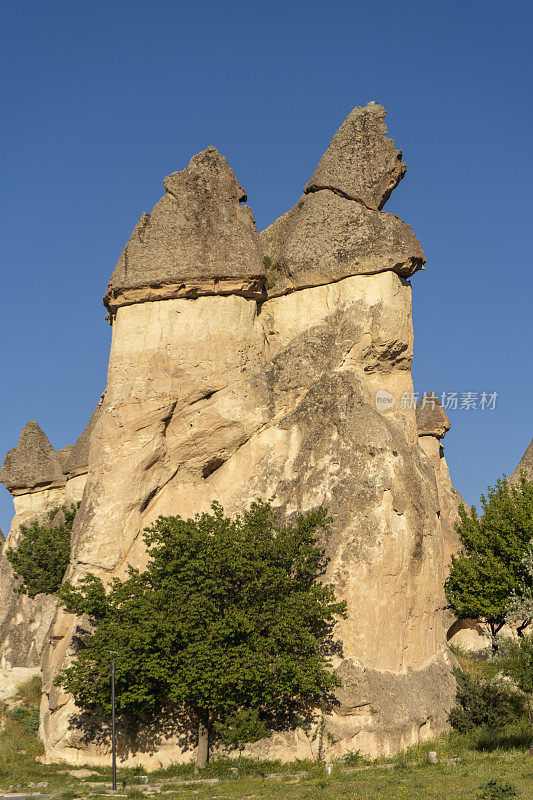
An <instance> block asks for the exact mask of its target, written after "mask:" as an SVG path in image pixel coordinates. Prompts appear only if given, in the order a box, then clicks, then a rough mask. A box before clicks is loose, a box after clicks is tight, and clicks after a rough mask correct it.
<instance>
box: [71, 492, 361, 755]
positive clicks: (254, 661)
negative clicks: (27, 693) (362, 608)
mask: <svg viewBox="0 0 533 800" xmlns="http://www.w3.org/2000/svg"><path fill="white" fill-rule="evenodd" d="M328 525H329V519H328V517H327V512H326V511H325V510H324V509H318V510H315V511H311V512H309V513H307V514H303V515H300V516H298V517H297V518H296V520H295V522H294V523H293V524H287V525H284V524H280V523H278V522H277V521H276V517H275V513H274V511H273V509H272V507H271V505H270V504H269V503H266V502H263V501H257V502H255V503H253V504H252V505H251V507H250V509H249V510H248V511H246V512H245V513H244V514H242V515H241V516H237V517H235V518H234V519H230V518H229V517H227V516H226V515H225V514H224V511H223V509H222V507H221V506H220V505H219V504H217V503H213V505H212V513H204V514H201V515H197V516H196V517H195V518H194V519H187V520H184V519H182V518H181V517H179V516H171V517H160V518H159V519H158V520H157V521H156V522H155V523H154V524H153V525H152V526H151V527H149V528H147V529H146V530H145V531H144V539H145V542H146V546H147V551H148V556H149V561H148V565H147V567H146V569H145V570H144V571H143V572H140V571H139V570H136V569H133V568H132V567H130V568H129V571H128V575H127V578H126V579H125V580H123V581H121V580H119V579H115V580H113V581H112V583H111V585H110V586H109V587H108V588H107V591H106V588H105V587H104V586H103V584H102V582H101V580H100V579H99V578H96V577H94V576H87V577H86V578H85V579H83V580H82V581H81V582H80V584H79V585H78V586H76V587H74V586H70V585H68V584H64V585H63V586H62V587H61V590H60V593H59V594H60V598H61V601H62V602H63V604H64V605H65V606H66V607H67V608H69V609H71V610H73V611H75V612H77V613H79V614H82V613H85V614H88V615H89V616H90V618H91V620H92V623H93V627H92V629H91V630H90V631H85V632H84V633H82V634H81V637H80V639H81V642H80V643H81V645H82V647H81V648H80V650H79V652H78V654H77V658H76V660H75V661H74V662H73V663H72V665H71V666H69V667H68V668H66V669H65V670H64V672H63V673H62V674H61V675H60V676H59V678H58V682H59V683H60V684H62V685H63V686H64V687H65V688H66V689H67V690H68V691H69V692H71V693H72V694H73V695H74V697H75V700H76V702H77V704H78V706H80V707H81V708H82V709H84V710H87V711H92V712H97V713H100V714H102V715H106V716H107V715H109V713H110V698H109V663H110V659H111V654H110V651H114V652H115V653H116V656H115V658H116V702H117V710H118V712H119V713H120V714H123V715H126V716H130V717H133V718H135V719H137V720H138V721H142V720H143V719H144V720H146V719H148V718H150V717H152V718H153V715H154V714H158V715H161V716H162V717H164V716H165V715H166V716H167V718H170V717H171V716H172V713H174V715H175V712H177V714H178V715H179V716H180V717H181V720H182V722H183V724H185V722H184V721H188V723H187V725H188V731H189V734H188V736H189V739H188V741H189V743H190V744H191V743H194V742H195V741H196V742H198V754H197V763H198V764H199V766H202V765H203V763H205V761H206V760H207V757H208V744H209V740H210V739H211V740H214V738H215V737H216V736H217V732H218V734H219V735H220V736H221V737H222V739H223V740H224V741H226V742H230V741H232V735H233V739H235V736H237V738H238V736H239V735H249V736H250V738H253V736H254V732H255V736H256V738H257V736H258V735H260V734H261V733H264V731H265V730H267V729H268V730H275V729H278V728H280V729H281V728H287V727H294V726H296V725H298V724H301V722H302V720H304V719H306V718H307V719H309V718H310V714H311V713H312V711H313V708H315V707H316V706H317V705H319V704H320V703H321V702H323V701H324V699H325V698H331V693H332V690H333V689H334V688H335V687H336V686H337V685H339V681H338V679H337V678H336V676H335V674H334V673H333V672H332V670H331V667H330V663H329V656H330V655H331V654H332V653H333V652H334V650H335V646H336V645H335V642H334V639H333V627H334V624H335V621H336V619H337V618H338V617H340V616H344V615H345V613H346V611H345V604H344V603H340V602H337V601H336V600H335V595H334V591H333V588H332V586H330V585H328V584H324V583H321V582H320V578H321V577H322V576H323V574H324V569H325V566H326V559H325V556H324V550H323V548H322V547H321V546H320V545H319V544H318V542H317V538H316V537H317V532H318V531H319V530H321V531H322V532H325V531H327V528H328ZM232 730H233V734H232V732H231V731H232ZM237 730H239V731H241V732H242V731H244V732H246V731H248V732H249V733H248V734H245V733H242V734H237V733H236V731H237ZM234 744H235V742H234Z"/></svg>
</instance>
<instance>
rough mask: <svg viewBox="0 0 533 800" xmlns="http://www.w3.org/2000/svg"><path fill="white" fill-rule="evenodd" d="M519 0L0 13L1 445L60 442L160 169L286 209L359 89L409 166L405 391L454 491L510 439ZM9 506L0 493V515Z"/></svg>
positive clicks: (514, 369) (523, 402)
mask: <svg viewBox="0 0 533 800" xmlns="http://www.w3.org/2000/svg"><path fill="white" fill-rule="evenodd" d="M532 9H533V7H532V5H531V3H529V2H520V1H516V2H509V3H503V2H492V1H490V0H489V2H479V0H468V2H450V1H449V0H448V2H431V0H430V2H428V1H427V0H425V2H420V1H419V0H416V1H415V2H410V1H409V0H405V1H404V2H364V3H363V2H357V1H356V0H350V1H349V2H335V1H334V0H333V1H332V2H331V1H330V2H313V0H307V1H306V2H301V1H300V0H297V1H296V2H268V3H264V2H246V3H245V2H210V0H206V1H205V2H195V3H192V2H178V1H177V0H172V1H171V0H152V2H150V3H147V2H138V1H137V0H106V2H102V0H92V1H91V2H72V0H69V2H65V1H64V0H60V1H58V0H47V2H43V1H42V0H38V1H37V2H27V1H26V0H17V2H3V3H2V31H1V33H0V37H1V42H0V44H1V48H0V49H1V55H0V59H1V61H2V64H1V81H2V112H3V114H2V117H3V121H2V125H1V133H0V135H1V138H2V148H1V152H2V165H1V178H2V185H3V191H2V195H1V197H2V200H1V202H2V209H1V214H0V220H1V223H0V224H1V231H0V249H1V256H2V295H1V298H2V300H1V314H0V337H1V339H0V341H1V342H2V345H3V346H2V359H3V368H2V388H1V413H0V458H3V454H4V452H5V451H6V450H8V449H9V448H10V447H12V446H14V445H15V444H16V442H17V440H18V436H19V432H20V429H21V428H22V426H23V425H24V424H25V423H26V421H27V420H28V419H30V418H35V419H37V420H38V421H39V423H40V424H41V426H42V428H43V429H44V430H45V432H46V433H47V434H48V436H49V438H50V440H51V442H52V443H53V445H54V446H55V447H58V448H59V447H62V446H63V445H65V444H68V443H70V442H73V441H74V440H75V439H76V438H77V436H78V435H79V433H80V432H81V430H82V428H83V427H84V425H85V423H86V421H87V419H88V417H89V415H90V413H91V411H92V409H93V407H94V405H95V403H96V401H97V399H98V397H99V395H100V393H101V391H102V390H103V388H104V385H105V377H106V366H107V357H108V348H109V341H110V328H109V326H108V325H107V323H106V322H105V321H104V309H103V307H102V305H101V297H102V295H103V293H104V290H105V287H106V284H107V281H108V278H109V275H110V274H111V272H112V270H113V267H114V265H115V263H116V260H117V258H118V256H119V254H120V252H121V249H122V247H123V246H124V243H125V241H126V240H127V238H128V236H129V234H130V232H131V229H132V228H133V226H134V224H135V222H136V221H137V219H138V217H139V214H140V212H141V211H143V210H146V211H149V210H150V209H151V207H152V205H153V204H154V202H155V201H156V200H157V199H158V198H159V197H160V196H161V193H162V179H163V176H164V175H166V174H168V173H169V172H172V171H174V170H178V169H181V168H183V167H184V166H185V165H186V164H187V163H188V161H189V159H190V157H191V156H192V155H193V154H194V153H196V152H198V151H199V150H202V149H203V148H205V147H206V146H207V145H211V144H212V145H215V146H216V147H218V148H219V150H221V151H222V153H224V155H225V156H226V157H227V158H228V160H229V162H230V164H231V165H232V167H233V168H234V170H235V172H236V174H237V177H238V178H239V180H240V181H241V183H242V184H243V186H244V187H245V188H246V189H247V191H248V199H249V203H250V205H251V206H252V208H253V210H254V212H255V215H256V220H257V223H258V227H259V228H260V229H262V228H264V227H265V226H267V225H268V224H269V223H270V222H271V221H272V220H274V219H275V218H276V217H278V216H279V215H280V214H281V213H283V212H284V211H286V210H287V209H288V208H289V207H290V206H291V205H292V204H293V203H294V202H295V201H296V200H297V198H298V196H299V193H300V190H301V187H302V186H303V185H304V183H305V182H306V180H307V179H308V178H309V177H310V175H311V173H312V171H313V168H314V166H315V164H316V162H317V160H318V159H319V157H320V156H321V154H322V153H323V151H324V150H325V148H326V146H327V144H328V142H329V139H330V137H331V136H332V134H333V133H334V131H335V130H336V129H337V127H338V126H339V125H340V123H341V122H342V120H343V119H344V116H345V115H346V113H347V112H348V111H350V110H351V108H352V107H353V106H355V105H361V104H366V103H367V102H368V101H369V100H376V101H378V102H380V103H382V104H383V105H384V106H386V107H387V109H388V111H389V116H388V125H389V131H390V134H391V135H392V137H393V138H394V139H395V141H396V143H397V145H398V146H399V147H402V148H403V151H404V157H405V161H406V162H407V166H408V170H407V176H406V178H405V180H404V181H403V182H402V184H401V185H400V187H399V188H398V189H397V190H396V191H395V192H394V194H393V196H392V198H391V200H390V201H389V203H388V206H387V210H389V211H393V212H395V213H398V214H399V215H400V216H401V217H402V218H403V219H405V220H406V221H407V222H409V223H410V224H411V225H412V226H413V228H414V230H415V232H416V233H417V235H418V236H419V238H420V240H421V241H422V244H423V246H424V249H425V252H426V255H427V258H428V268H427V270H426V271H425V272H424V273H419V274H417V275H416V276H415V277H414V279H413V301H414V324H415V363H414V379H415V388H416V389H417V390H419V391H421V390H424V389H426V388H432V387H433V388H435V389H436V390H437V391H439V392H440V391H458V392H465V391H473V392H482V391H497V392H498V393H499V400H498V404H497V408H496V410H495V411H485V412H481V411H469V412H466V411H456V412H455V413H453V412H451V413H450V416H451V420H452V425H453V428H452V431H451V432H450V433H449V434H448V435H447V437H446V441H445V444H446V455H447V459H448V463H449V465H450V468H451V471H452V478H453V480H454V483H455V486H456V487H457V488H458V490H459V491H460V492H461V493H462V494H463V495H464V497H465V498H466V500H468V501H469V502H476V501H477V500H478V498H479V494H480V491H482V490H483V489H484V487H486V485H487V484H488V483H490V482H493V481H494V480H495V478H496V477H497V476H498V475H500V474H501V473H502V472H504V471H507V472H509V471H511V470H512V469H513V468H514V466H515V465H516V463H517V461H518V460H519V458H520V457H521V455H522V453H523V451H524V450H525V448H526V446H527V444H528V443H529V441H530V439H531V436H532V435H533V425H532V417H533V415H532V411H531V409H532V401H533V382H532V374H531V372H532V371H531V345H532V335H531V296H532V270H531V248H532V243H531V227H532V222H531V213H532V204H531V187H532V186H533V175H532V146H533V145H532V140H533V136H532V130H533V125H532V122H533V120H532V105H531V93H532V86H533V76H532V56H531V49H532V48H531V30H532V24H533V11H532ZM11 513H12V504H11V500H10V498H9V495H8V494H7V492H6V491H5V490H3V489H2V491H1V493H0V527H1V528H2V529H3V530H4V531H6V529H8V528H9V521H10V517H11Z"/></svg>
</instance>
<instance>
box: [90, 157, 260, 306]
mask: <svg viewBox="0 0 533 800" xmlns="http://www.w3.org/2000/svg"><path fill="white" fill-rule="evenodd" d="M163 183H164V187H165V194H164V195H163V197H162V198H161V200H160V201H159V202H158V203H156V205H155V206H154V208H153V210H152V212H151V213H150V214H142V216H141V218H140V220H139V222H138V223H137V225H136V227H135V229H134V231H133V233H132V234H131V237H130V239H129V241H128V243H127V245H126V247H125V248H124V250H123V252H122V255H121V256H120V258H119V260H118V263H117V266H116V267H115V270H114V272H113V274H112V276H111V280H110V281H109V286H108V290H107V292H106V295H105V297H104V304H105V305H106V306H107V308H108V309H109V310H110V311H111V312H112V313H113V312H115V311H116V309H117V308H118V307H119V306H121V305H129V304H131V303H136V302H145V301H147V300H157V299H168V298H172V297H191V296H192V297H194V296H198V295H200V294H233V293H235V294H242V295H244V296H255V295H261V292H262V289H263V284H264V265H263V256H262V253H261V244H260V240H259V234H258V232H257V229H256V226H255V220H254V217H253V214H252V211H251V209H250V208H248V207H247V206H243V205H241V203H242V202H244V201H245V200H246V193H245V191H244V189H243V188H242V186H241V185H240V184H239V182H238V180H237V178H236V177H235V175H234V173H233V170H232V169H231V167H230V166H229V164H228V162H227V161H226V159H225V158H224V156H222V155H220V153H219V152H218V151H217V150H216V149H215V148H214V147H208V148H207V150H204V151H203V152H201V153H198V155H196V156H194V157H193V158H192V159H191V161H190V163H189V165H188V167H186V168H185V169H184V170H182V171H181V172H174V173H172V175H168V176H167V177H166V178H165V180H164V182H163Z"/></svg>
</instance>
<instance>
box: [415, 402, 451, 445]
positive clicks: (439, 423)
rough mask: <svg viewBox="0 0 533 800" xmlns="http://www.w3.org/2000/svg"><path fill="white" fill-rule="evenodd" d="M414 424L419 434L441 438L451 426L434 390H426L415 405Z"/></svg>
mask: <svg viewBox="0 0 533 800" xmlns="http://www.w3.org/2000/svg"><path fill="white" fill-rule="evenodd" d="M416 425H417V428H418V435H419V436H435V437H436V438H437V439H442V437H443V436H444V435H445V433H446V431H449V430H450V428H451V425H450V420H449V419H448V415H447V414H446V412H445V410H444V409H443V407H442V405H441V402H440V400H439V398H438V397H437V395H436V394H435V392H434V391H433V390H432V391H431V392H426V393H425V394H424V395H423V396H422V397H421V398H420V400H419V401H418V404H417V406H416Z"/></svg>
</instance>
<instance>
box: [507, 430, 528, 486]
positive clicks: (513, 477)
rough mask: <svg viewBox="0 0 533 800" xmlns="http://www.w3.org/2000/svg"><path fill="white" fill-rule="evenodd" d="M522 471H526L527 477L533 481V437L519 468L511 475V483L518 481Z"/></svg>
mask: <svg viewBox="0 0 533 800" xmlns="http://www.w3.org/2000/svg"><path fill="white" fill-rule="evenodd" d="M522 472H525V473H526V478H527V479H528V480H529V481H533V439H532V440H531V442H530V443H529V447H528V448H527V450H526V452H525V453H524V455H523V456H522V459H521V461H520V463H519V465H518V466H517V468H516V469H515V470H514V471H513V472H512V473H511V475H510V476H509V481H510V482H511V483H518V481H519V480H520V475H521V473H522Z"/></svg>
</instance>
